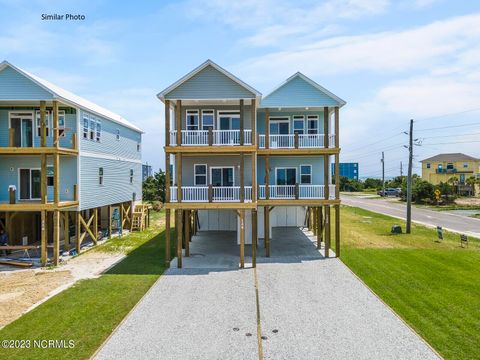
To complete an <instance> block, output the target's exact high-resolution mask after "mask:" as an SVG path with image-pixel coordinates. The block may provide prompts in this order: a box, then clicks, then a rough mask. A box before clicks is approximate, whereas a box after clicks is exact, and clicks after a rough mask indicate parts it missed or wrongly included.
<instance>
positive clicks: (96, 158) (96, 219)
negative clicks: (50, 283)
mask: <svg viewBox="0 0 480 360" xmlns="http://www.w3.org/2000/svg"><path fill="white" fill-rule="evenodd" d="M141 143H142V130H140V129H139V128H138V127H136V126H135V125H133V124H131V123H130V122H128V121H127V120H125V119H124V118H122V117H121V116H119V115H117V114H115V113H113V112H111V111H109V110H107V109H104V108H102V107H100V106H98V105H96V104H93V103H91V102H89V101H87V100H85V99H83V98H81V97H79V96H77V95H74V94H72V93H70V92H68V91H66V90H64V89H62V88H60V87H58V86H55V85H53V84H51V83H50V82H48V81H46V80H43V79H41V78H39V77H37V76H35V75H32V74H30V73H28V72H26V71H24V70H21V69H19V68H18V67H16V66H14V65H12V64H10V63H8V62H6V61H4V62H2V63H1V64H0V227H2V228H4V229H5V230H6V231H7V232H8V234H9V238H10V244H14V245H21V244H24V245H25V244H41V245H42V262H43V263H45V262H46V261H47V256H50V255H53V260H54V262H58V259H59V254H60V242H63V246H64V250H67V251H68V250H70V246H71V245H70V244H71V242H70V236H72V237H73V236H74V237H75V238H76V241H75V242H74V244H72V247H76V248H77V250H80V247H81V243H82V242H83V241H84V240H85V239H86V238H92V239H91V240H93V241H94V242H96V237H97V233H98V232H99V231H100V230H103V231H104V232H108V231H109V230H110V234H111V228H112V221H111V219H112V213H113V212H115V214H119V216H120V217H122V219H121V222H122V223H123V225H124V226H125V225H129V224H130V223H129V222H130V221H131V214H132V211H133V206H132V203H137V202H140V201H141V198H142V186H141V182H142V163H141V150H142V147H141ZM14 190H15V192H14ZM117 223H118V221H117ZM117 227H118V226H117ZM67 235H68V236H67ZM50 242H51V243H53V253H51V254H49V253H48V252H47V243H50ZM73 245H75V246H73ZM49 248H50V246H49Z"/></svg>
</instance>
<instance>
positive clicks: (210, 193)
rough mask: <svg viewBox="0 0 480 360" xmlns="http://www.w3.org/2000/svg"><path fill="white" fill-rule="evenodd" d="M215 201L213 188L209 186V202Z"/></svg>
mask: <svg viewBox="0 0 480 360" xmlns="http://www.w3.org/2000/svg"><path fill="white" fill-rule="evenodd" d="M212 201H213V186H212V184H209V185H208V202H210V203H211V202H212Z"/></svg>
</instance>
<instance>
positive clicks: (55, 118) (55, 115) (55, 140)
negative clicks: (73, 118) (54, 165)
mask: <svg viewBox="0 0 480 360" xmlns="http://www.w3.org/2000/svg"><path fill="white" fill-rule="evenodd" d="M52 115H53V146H54V147H56V148H57V149H58V148H59V147H60V140H59V139H60V137H59V136H58V135H59V128H58V101H57V100H53V114H52Z"/></svg>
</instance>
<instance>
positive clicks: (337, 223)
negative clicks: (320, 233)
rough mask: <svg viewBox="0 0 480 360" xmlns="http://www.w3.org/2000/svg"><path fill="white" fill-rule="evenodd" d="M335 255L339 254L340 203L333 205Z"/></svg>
mask: <svg viewBox="0 0 480 360" xmlns="http://www.w3.org/2000/svg"><path fill="white" fill-rule="evenodd" d="M335 255H336V257H339V256H340V205H335Z"/></svg>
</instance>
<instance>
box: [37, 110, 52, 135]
mask: <svg viewBox="0 0 480 360" xmlns="http://www.w3.org/2000/svg"><path fill="white" fill-rule="evenodd" d="M35 119H36V122H37V136H38V137H41V136H42V124H41V122H40V111H36V112H35ZM45 121H46V128H47V136H49V134H50V124H51V123H50V111H48V110H47V111H45Z"/></svg>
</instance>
